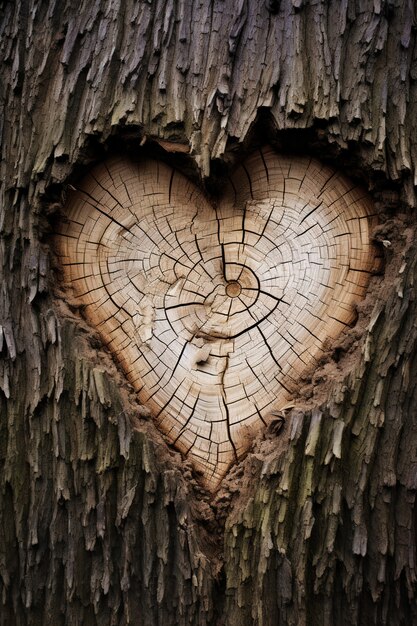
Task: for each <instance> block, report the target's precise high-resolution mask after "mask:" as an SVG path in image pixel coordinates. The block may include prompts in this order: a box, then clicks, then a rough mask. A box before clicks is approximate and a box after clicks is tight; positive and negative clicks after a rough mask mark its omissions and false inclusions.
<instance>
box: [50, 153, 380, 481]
mask: <svg viewBox="0 0 417 626" xmlns="http://www.w3.org/2000/svg"><path fill="white" fill-rule="evenodd" d="M373 212H374V209H373V207H372V204H371V202H370V199H369V198H368V197H367V196H366V195H365V194H364V192H363V191H361V190H360V189H359V188H357V187H356V186H354V185H352V183H351V182H349V181H348V180H346V178H344V177H343V176H342V175H341V174H339V173H337V172H335V171H334V170H331V169H330V168H328V167H323V166H322V165H320V163H318V162H317V161H315V160H311V159H302V158H297V159H295V158H288V157H287V158H284V157H279V156H278V155H276V154H275V153H274V152H273V151H272V150H271V149H269V148H267V149H262V151H259V153H258V152H257V153H255V154H254V155H253V156H252V157H251V158H249V159H248V160H247V161H246V162H245V163H244V164H243V165H241V166H240V167H239V168H238V169H237V171H236V172H235V174H234V175H233V176H232V178H231V179H230V183H229V187H228V189H227V190H226V192H225V194H224V196H223V198H222V199H221V200H220V202H219V205H218V207H217V208H213V207H212V206H211V205H210V203H209V202H208V200H206V198H205V197H204V196H203V194H202V193H201V192H200V191H199V190H198V189H197V188H196V187H195V186H194V185H193V184H191V183H190V182H189V181H187V180H186V179H185V178H184V177H183V176H182V175H180V174H179V173H177V172H175V170H172V169H171V168H169V167H168V166H166V165H164V164H163V163H159V162H157V161H144V162H142V163H140V164H139V165H137V164H133V163H130V162H128V161H126V160H125V161H124V160H122V159H114V160H112V161H110V162H106V163H105V164H103V165H101V166H98V167H96V168H95V169H94V170H93V171H92V172H91V173H90V174H89V176H88V177H87V178H86V179H84V181H83V182H82V183H81V185H80V186H79V188H78V189H77V190H76V191H75V192H74V193H73V194H72V196H71V199H70V201H69V205H68V209H67V211H66V218H67V219H66V221H65V222H64V223H62V224H61V226H60V228H61V232H60V233H59V235H58V236H57V237H56V241H57V247H58V250H59V254H60V256H61V259H62V264H63V268H64V270H65V271H64V274H65V276H66V277H67V279H68V281H69V282H71V283H72V285H73V286H74V290H75V294H76V295H77V297H78V298H79V301H80V303H82V304H84V305H86V306H87V315H88V318H89V320H90V321H91V323H92V324H94V326H95V327H97V328H98V329H99V331H100V332H101V334H102V336H103V338H104V340H105V342H106V343H107V344H108V345H109V347H110V348H111V350H112V352H113V354H114V355H115V356H116V357H117V359H118V360H119V361H120V362H121V364H122V365H123V368H124V370H125V372H126V373H127V375H128V378H129V380H130V382H131V383H132V384H133V385H134V386H135V388H136V389H137V391H138V392H139V398H140V400H141V402H143V403H145V404H146V405H147V406H149V407H151V408H152V411H153V414H154V416H155V419H156V423H157V424H158V426H159V428H160V429H161V430H162V431H163V432H164V433H165V434H166V435H167V436H168V438H169V439H170V441H171V442H172V443H174V444H175V446H176V447H177V448H178V449H179V450H181V451H182V452H184V453H185V454H187V455H188V456H189V457H190V458H191V459H192V461H193V463H194V465H195V466H196V468H197V469H198V470H199V472H200V473H202V474H203V476H204V482H205V484H206V486H207V487H208V488H211V489H214V488H216V487H217V486H218V483H219V481H220V480H221V479H222V478H223V477H224V476H225V474H226V472H227V470H228V468H229V467H230V465H231V463H232V462H233V461H234V460H237V459H238V458H239V457H241V456H242V455H243V454H244V453H245V452H246V451H247V449H248V447H249V446H250V445H251V442H252V439H253V437H254V435H255V434H256V433H257V432H258V431H259V429H260V428H261V427H262V426H264V425H266V424H268V423H269V421H270V420H271V418H272V413H271V412H272V411H273V410H274V409H280V408H281V407H282V406H283V405H284V404H285V403H286V402H288V400H290V399H292V397H293V395H294V393H295V391H296V389H297V386H298V381H299V378H300V376H301V375H302V374H303V373H304V372H305V370H306V369H307V368H309V367H310V368H311V366H317V362H318V359H319V357H320V356H321V354H322V351H323V344H324V342H325V341H326V340H327V339H335V338H336V337H337V336H338V335H339V334H340V332H341V330H342V329H343V328H344V327H345V326H346V325H347V324H349V323H351V322H352V320H353V318H354V316H355V313H354V310H353V307H354V305H355V304H356V303H357V302H358V301H359V300H360V299H361V298H362V297H363V295H364V292H365V290H366V287H367V284H368V282H369V277H370V275H371V274H372V270H373V268H374V267H375V265H376V261H375V256H374V250H373V248H372V246H371V244H370V241H369V229H370V227H371V226H372V220H373V218H372V217H371V215H373Z"/></svg>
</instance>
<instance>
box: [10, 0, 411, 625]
mask: <svg viewBox="0 0 417 626" xmlns="http://www.w3.org/2000/svg"><path fill="white" fill-rule="evenodd" d="M0 12H1V17H0V62H1V74H2V81H1V83H0V102H1V113H2V114H1V115H0V134H1V141H0V145H1V160H0V172H1V175H0V180H1V187H0V198H1V200H0V351H1V352H0V356H1V359H0V624H1V626H29V625H30V626H39V625H40V624H42V626H43V625H44V624H54V625H55V624H57V625H61V624H62V625H64V624H65V625H71V626H72V625H77V626H78V625H80V624H83V626H84V625H88V626H90V625H91V626H99V625H100V626H101V625H104V624H106V625H107V624H117V626H122V625H125V624H128V623H135V624H144V625H146V626H154V625H155V624H161V625H162V624H163V625H164V626H166V625H172V626H173V625H174V624H175V626H177V625H180V626H183V625H184V626H185V625H186V624H194V625H196V626H197V625H198V626H200V625H201V624H203V625H204V624H210V625H211V626H214V625H215V624H216V626H217V625H220V624H227V625H228V626H233V625H234V624H239V626H240V625H241V624H242V625H244V626H246V625H247V626H249V625H250V626H252V625H254V626H260V625H262V626H266V625H268V626H270V625H271V626H272V625H274V626H275V624H282V625H287V624H297V625H298V624H300V625H303V624H305V625H308V626H311V625H312V624H320V625H325V626H333V624H335V623H336V624H341V625H342V626H344V625H345V624H357V625H360V626H371V625H373V626H381V625H389V626H400V625H401V626H402V625H405V624H407V626H408V625H409V624H416V623H417V616H416V609H415V607H416V597H417V584H416V580H417V573H416V571H415V562H416V547H415V536H416V516H415V498H416V489H417V485H416V480H415V476H416V472H415V459H416V456H417V452H416V449H415V448H416V441H417V437H416V432H415V423H416V415H415V411H416V409H415V407H416V406H417V399H416V397H415V393H416V391H415V378H414V377H415V373H414V372H415V363H416V346H417V337H416V327H415V320H416V317H417V311H416V298H415V284H416V274H415V269H416V258H417V253H416V244H415V241H416V238H415V237H414V223H413V220H414V216H412V214H411V212H410V213H409V214H408V217H404V216H403V218H402V220H401V221H399V222H397V221H396V220H397V219H398V214H399V213H401V212H404V213H405V212H406V211H408V209H409V208H410V207H413V206H415V204H416V196H415V192H414V186H413V185H414V183H415V181H416V161H417V147H416V146H417V132H416V120H417V111H416V102H417V97H416V89H417V82H416V32H415V28H414V20H415V10H414V6H413V3H412V2H411V0H393V1H392V0H381V1H378V0H365V1H364V2H362V1H361V2H356V1H354V0H346V1H339V0H331V1H330V2H324V1H323V2H322V1H320V0H319V1H317V2H309V1H306V0H304V1H300V0H282V1H281V2H276V1H273V0H271V1H269V2H259V3H254V2H249V1H245V0H242V1H236V2H233V1H231V0H214V1H207V2H206V1H204V0H203V1H202V2H199V3H196V2H192V1H191V0H190V1H188V0H180V1H178V2H173V1H172V0H166V1H164V0H161V2H157V3H156V2H152V3H150V2H141V3H139V2H136V1H134V0H126V2H123V3H121V2H119V1H117V0H114V1H113V0H94V2H91V1H90V2H81V3H80V2H77V3H75V2H73V1H72V0H62V1H60V2H57V1H55V0H50V1H48V2H47V1H45V2H38V1H37V0H27V1H25V2H23V1H22V0H16V1H15V2H3V3H2V5H1V7H0ZM257 133H259V134H261V139H262V143H265V142H271V143H273V145H274V146H276V147H277V148H279V149H287V150H288V149H291V150H295V151H297V152H302V153H305V152H308V153H311V152H313V153H314V154H315V155H316V156H320V158H321V159H324V160H327V161H329V160H334V161H335V163H334V165H335V166H338V167H339V168H340V167H342V168H346V169H347V170H349V171H350V172H351V173H354V174H355V175H356V176H359V177H360V178H362V180H363V181H364V182H366V183H368V184H369V186H370V187H371V189H372V190H373V193H374V196H375V198H374V199H375V200H376V206H377V210H378V212H379V214H380V216H381V218H382V222H383V223H382V224H381V226H380V228H379V230H377V231H375V236H376V238H377V239H378V241H380V242H384V249H385V251H386V257H387V259H386V260H387V266H386V278H385V280H386V289H385V291H384V290H382V291H381V292H380V295H379V297H378V299H377V301H376V302H374V301H373V299H372V298H369V297H368V299H367V301H366V302H365V305H362V307H359V314H361V310H362V309H365V313H366V311H367V310H370V309H372V308H373V307H374V305H375V308H374V310H373V312H371V316H370V319H369V320H368V323H367V331H366V334H365V337H364V339H365V341H364V343H363V346H362V354H359V355H358V354H357V353H356V354H355V353H354V352H352V353H351V354H350V351H352V350H353V347H352V346H353V345H354V343H355V341H356V340H357V339H358V337H359V336H360V329H359V330H357V329H353V330H352V333H351V337H350V341H351V343H349V342H348V339H346V340H344V341H340V343H339V344H338V345H337V346H333V348H334V352H335V353H336V351H337V354H338V355H339V356H338V358H339V359H340V360H339V363H338V364H336V365H335V364H334V363H332V367H333V369H332V376H333V375H334V373H335V370H338V372H337V373H338V378H337V380H335V381H334V384H333V386H331V387H329V386H327V387H325V391H323V392H322V393H321V395H320V399H319V401H317V402H316V401H315V400H314V397H313V398H312V399H311V400H310V406H311V407H314V405H315V408H303V407H302V406H301V407H299V408H297V409H295V411H294V412H293V414H292V415H290V416H286V422H285V426H284V427H283V429H282V430H281V433H280V435H279V437H278V438H276V437H274V435H273V433H270V432H268V433H267V435H266V440H265V441H264V442H261V443H259V442H258V443H257V444H256V446H255V448H254V450H253V451H252V452H251V454H249V455H248V457H247V459H246V461H245V462H244V463H241V464H239V465H238V466H237V467H235V469H234V470H232V474H231V480H230V481H229V482H227V480H226V482H225V483H224V488H223V489H222V490H221V491H220V492H219V494H218V499H217V500H216V501H214V502H210V503H209V502H208V501H207V496H205V494H204V493H203V492H202V491H201V490H199V489H198V487H196V486H195V485H194V483H193V478H192V473H191V471H190V468H189V466H188V465H187V463H186V462H182V463H183V465H184V467H183V468H181V462H180V461H179V459H178V455H176V454H174V453H172V451H170V450H169V449H168V448H167V446H166V445H165V444H164V442H163V441H162V440H161V438H158V433H157V432H155V431H154V429H153V428H152V425H151V423H148V422H147V421H146V420H145V419H143V417H144V416H143V409H141V408H140V407H138V405H137V403H135V400H134V398H132V397H131V396H129V387H128V386H127V385H126V383H125V381H124V379H123V377H121V376H120V375H119V374H118V373H117V371H116V369H115V368H114V366H113V365H112V363H111V360H110V359H109V356H108V354H107V353H106V352H105V351H102V350H101V348H100V346H101V343H100V340H99V338H98V337H97V335H96V334H95V332H94V331H93V330H92V329H91V327H87V326H86V325H85V323H84V322H83V318H82V315H81V314H80V313H79V309H78V308H77V303H76V302H73V303H70V307H69V308H68V307H66V306H65V305H64V304H63V303H62V301H61V297H62V294H61V297H60V294H59V284H58V283H59V278H58V277H59V274H56V272H55V271H52V270H54V260H53V255H51V254H50V231H51V225H53V222H54V214H55V213H56V212H57V211H58V210H60V209H61V208H62V205H63V203H64V199H65V198H64V196H65V193H66V189H67V183H68V181H70V182H72V183H74V182H75V180H76V178H77V176H78V175H79V174H80V172H81V171H83V170H84V169H85V167H86V166H87V165H88V164H90V163H91V161H102V160H103V159H104V158H105V156H106V155H107V152H108V151H109V150H110V149H111V147H112V146H114V145H115V144H116V145H117V147H118V148H119V149H120V148H123V149H128V150H130V151H131V152H134V153H135V154H137V153H138V152H139V151H140V150H146V149H147V147H148V145H150V144H152V138H153V137H156V138H157V139H158V140H159V141H168V142H170V144H172V143H177V144H178V145H181V146H182V150H184V149H185V148H184V146H189V149H190V163H191V162H193V163H195V164H196V165H197V167H198V168H199V169H200V171H201V173H202V176H203V177H204V176H207V175H208V174H209V173H212V172H213V171H216V169H217V167H218V166H219V163H220V161H222V160H223V159H224V160H225V161H226V162H228V163H229V162H233V161H235V160H236V154H238V153H239V151H240V152H242V151H243V152H244V151H245V150H247V148H248V146H249V147H250V146H251V145H252V142H253V141H255V142H256V140H257ZM145 140H146V142H145ZM144 142H145V143H144ZM141 144H142V146H143V148H141ZM143 144H144V145H143ZM51 261H52V264H51V263H50V262H51ZM50 265H52V270H51V268H50ZM373 288H375V285H373ZM360 319H362V324H363V323H364V319H365V318H361V316H360ZM345 352H346V353H347V360H346V359H345V358H344V357H343V354H344V353H345ZM354 358H355V359H356V360H355V361H354V362H353V363H352V361H353V359H354ZM349 359H350V360H349ZM342 374H344V375H345V379H344V378H343V376H342ZM325 377H326V370H324V373H323V370H318V371H317V374H316V378H314V376H313V379H312V381H310V380H306V381H302V382H304V383H305V386H306V390H305V395H304V396H301V397H300V398H299V400H302V401H304V400H305V398H306V397H307V396H308V395H309V394H311V393H313V391H314V389H313V385H312V383H313V382H314V381H316V382H317V380H318V379H319V378H322V379H324V378H325ZM346 377H347V378H346ZM315 388H317V389H318V390H320V388H321V385H316V386H315ZM312 411H313V412H312ZM141 415H142V417H141ZM132 424H133V429H132V426H131V425H132ZM132 430H133V432H132ZM232 478H233V480H232ZM236 492H238V493H239V495H240V499H238V498H237V493H236ZM197 496H198V497H197ZM230 503H231V504H232V505H233V507H232V509H230V508H228V506H229V504H230ZM212 507H214V511H215V512H216V514H217V515H218V517H219V519H220V518H222V517H226V518H227V522H226V533H225V550H224V555H223V556H222V555H221V554H219V553H221V549H222V547H221V545H220V544H221V539H220V537H219V534H218V532H216V531H218V530H219V529H218V528H217V527H216V524H215V522H214V519H213V508H212ZM210 539H211V541H210Z"/></svg>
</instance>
